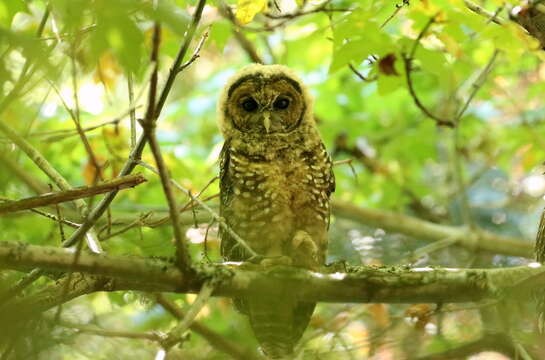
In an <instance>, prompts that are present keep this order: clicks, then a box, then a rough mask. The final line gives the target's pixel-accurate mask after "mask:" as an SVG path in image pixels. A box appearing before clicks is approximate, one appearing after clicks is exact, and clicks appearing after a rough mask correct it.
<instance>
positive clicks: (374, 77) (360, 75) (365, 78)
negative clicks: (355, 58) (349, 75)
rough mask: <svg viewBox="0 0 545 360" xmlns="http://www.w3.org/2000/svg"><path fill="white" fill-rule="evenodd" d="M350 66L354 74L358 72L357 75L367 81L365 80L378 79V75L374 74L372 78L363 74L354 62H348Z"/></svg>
mask: <svg viewBox="0 0 545 360" xmlns="http://www.w3.org/2000/svg"><path fill="white" fill-rule="evenodd" d="M348 67H349V68H350V70H352V72H353V73H354V74H356V76H357V77H359V78H360V80H361V81H365V82H373V81H376V80H377V79H378V76H376V75H375V76H373V77H372V78H368V77H367V76H365V75H363V74H362V73H361V72H359V71H358V70H357V69H356V68H355V67H354V65H352V64H348Z"/></svg>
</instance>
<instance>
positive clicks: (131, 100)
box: [127, 72, 136, 149]
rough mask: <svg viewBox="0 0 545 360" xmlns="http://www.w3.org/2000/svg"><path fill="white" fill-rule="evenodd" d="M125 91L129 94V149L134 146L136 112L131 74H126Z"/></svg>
mask: <svg viewBox="0 0 545 360" xmlns="http://www.w3.org/2000/svg"><path fill="white" fill-rule="evenodd" d="M127 91H128V92H129V108H130V111H129V116H130V120H131V149H134V147H135V146H136V112H135V110H134V92H133V84H132V74H131V73H130V72H129V73H128V74H127Z"/></svg>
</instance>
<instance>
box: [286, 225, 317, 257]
mask: <svg viewBox="0 0 545 360" xmlns="http://www.w3.org/2000/svg"><path fill="white" fill-rule="evenodd" d="M291 245H292V247H293V249H294V250H296V249H299V248H301V249H306V250H309V249H310V251H311V253H312V254H315V253H317V252H318V247H317V246H316V244H315V243H314V241H313V240H312V237H311V236H310V235H309V233H308V232H306V231H303V230H299V231H297V232H296V233H295V235H294V236H293V239H292V240H291Z"/></svg>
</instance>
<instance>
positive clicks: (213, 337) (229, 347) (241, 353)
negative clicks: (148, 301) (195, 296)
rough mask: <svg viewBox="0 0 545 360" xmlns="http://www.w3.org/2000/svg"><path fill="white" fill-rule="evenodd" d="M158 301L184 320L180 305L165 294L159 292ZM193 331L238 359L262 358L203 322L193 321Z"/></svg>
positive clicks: (253, 359)
mask: <svg viewBox="0 0 545 360" xmlns="http://www.w3.org/2000/svg"><path fill="white" fill-rule="evenodd" d="M156 299H157V303H159V305H161V306H162V307H163V308H164V309H165V310H166V311H168V312H169V313H171V314H172V315H173V316H174V317H176V318H177V319H179V320H182V319H183V318H184V317H185V314H184V313H183V312H182V311H181V310H180V308H179V307H178V306H176V304H175V303H174V302H172V301H170V300H169V299H167V298H166V297H165V296H164V295H162V294H158V295H157V297H156ZM189 328H190V329H191V330H192V331H194V332H196V333H197V334H199V335H200V336H202V337H203V338H204V339H206V341H208V342H209V343H210V345H212V346H213V347H214V348H216V349H218V350H219V351H222V352H224V353H226V354H228V355H230V356H231V357H232V358H233V359H237V360H257V359H260V358H259V357H257V355H255V354H254V353H253V352H252V351H250V350H249V349H248V350H246V349H243V348H241V347H240V346H239V345H238V344H237V343H234V342H229V341H227V340H225V339H224V338H223V337H222V336H220V335H219V334H217V333H215V332H213V331H212V330H210V329H209V328H207V327H206V326H204V325H203V324H201V323H199V322H193V323H192V324H191V326H190V327H189Z"/></svg>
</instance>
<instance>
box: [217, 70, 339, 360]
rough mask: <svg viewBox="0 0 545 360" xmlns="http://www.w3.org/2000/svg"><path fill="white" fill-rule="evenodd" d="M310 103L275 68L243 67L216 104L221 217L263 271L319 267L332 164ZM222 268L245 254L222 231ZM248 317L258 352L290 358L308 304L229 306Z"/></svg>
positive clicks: (289, 76)
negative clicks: (220, 146) (264, 267)
mask: <svg viewBox="0 0 545 360" xmlns="http://www.w3.org/2000/svg"><path fill="white" fill-rule="evenodd" d="M312 105H313V104H312V98H311V96H310V94H309V91H308V89H307V88H306V87H305V85H304V84H303V83H302V82H301V80H300V79H299V78H298V77H297V76H296V75H295V74H294V73H293V72H292V71H291V70H290V69H288V68H286V67H284V66H281V65H258V64H253V65H249V66H246V67H244V68H243V69H241V70H240V71H239V72H238V73H236V74H235V75H234V76H233V77H232V78H231V79H230V80H229V81H228V83H227V85H226V86H225V88H224V90H223V94H222V95H221V98H220V100H219V103H218V116H219V125H220V128H221V132H222V133H223V136H224V138H225V144H224V146H223V149H222V152H221V157H220V189H221V204H220V213H221V216H222V217H223V218H224V219H225V221H226V223H227V225H228V226H229V227H230V228H231V229H232V230H233V231H234V232H235V233H237V234H238V235H239V236H240V237H241V238H242V239H243V240H244V241H245V242H246V243H247V244H248V245H249V247H251V249H252V250H253V251H254V252H255V253H256V254H258V255H259V256H262V257H263V258H264V260H262V261H261V263H262V264H265V263H266V264H269V265H270V264H275V263H284V264H291V265H293V266H297V267H301V268H306V269H311V270H318V269H319V268H320V267H321V266H322V265H324V263H325V256H326V250H327V243H328V235H327V230H328V227H329V214H330V209H329V197H330V195H331V193H332V192H333V191H334V189H335V180H334V176H333V171H332V163H331V159H330V157H329V155H328V154H327V152H326V149H325V147H324V144H323V142H322V140H321V138H320V135H319V133H318V130H317V128H316V123H315V120H314V115H313V110H312ZM220 236H221V252H222V255H223V257H224V258H225V259H226V260H229V261H245V260H248V259H249V258H250V254H249V253H248V251H247V250H245V249H244V247H243V246H240V244H239V243H238V242H237V241H236V239H234V238H233V237H232V236H231V235H230V234H229V233H228V232H227V231H224V230H222V231H221V233H220ZM235 305H236V306H237V308H238V309H239V310H240V311H241V312H243V313H245V314H246V315H248V317H249V318H250V324H251V326H252V328H253V330H254V333H255V336H256V338H257V340H258V342H259V343H260V345H261V348H262V350H263V351H264V352H265V353H266V354H267V355H268V356H269V357H272V358H278V357H282V356H285V355H288V354H290V353H291V352H292V351H293V346H294V345H295V344H296V343H297V342H298V340H299V339H300V338H301V336H302V334H303V332H304V330H305V329H306V327H307V325H308V322H309V320H310V317H311V316H312V313H313V311H314V307H315V303H312V302H304V301H301V300H300V299H290V297H289V296H287V297H285V298H282V299H278V298H277V299H271V297H270V296H269V297H265V296H259V295H255V296H252V297H251V298H243V299H236V300H235Z"/></svg>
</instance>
